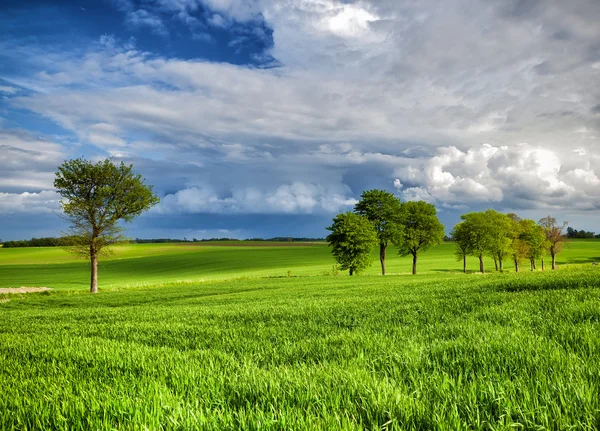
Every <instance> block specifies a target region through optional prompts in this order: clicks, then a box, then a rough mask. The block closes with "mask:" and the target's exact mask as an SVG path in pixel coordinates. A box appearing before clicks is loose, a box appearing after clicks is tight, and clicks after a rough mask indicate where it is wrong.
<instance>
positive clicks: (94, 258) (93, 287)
mask: <svg viewBox="0 0 600 431" xmlns="http://www.w3.org/2000/svg"><path fill="white" fill-rule="evenodd" d="M90 263H91V269H92V277H91V280H90V293H98V254H97V253H96V251H95V250H90Z"/></svg>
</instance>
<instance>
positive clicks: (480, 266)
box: [479, 254, 485, 274]
mask: <svg viewBox="0 0 600 431" xmlns="http://www.w3.org/2000/svg"><path fill="white" fill-rule="evenodd" d="M479 272H481V273H482V274H483V273H484V272H485V269H484V267H483V254H480V255H479Z"/></svg>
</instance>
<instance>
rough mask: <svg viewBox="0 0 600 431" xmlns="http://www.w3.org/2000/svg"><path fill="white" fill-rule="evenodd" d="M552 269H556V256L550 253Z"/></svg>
mask: <svg viewBox="0 0 600 431" xmlns="http://www.w3.org/2000/svg"><path fill="white" fill-rule="evenodd" d="M552 269H556V254H554V253H552Z"/></svg>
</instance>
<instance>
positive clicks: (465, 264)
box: [463, 254, 467, 274]
mask: <svg viewBox="0 0 600 431" xmlns="http://www.w3.org/2000/svg"><path fill="white" fill-rule="evenodd" d="M463 272H464V273H465V274H466V273H467V255H466V254H465V255H463Z"/></svg>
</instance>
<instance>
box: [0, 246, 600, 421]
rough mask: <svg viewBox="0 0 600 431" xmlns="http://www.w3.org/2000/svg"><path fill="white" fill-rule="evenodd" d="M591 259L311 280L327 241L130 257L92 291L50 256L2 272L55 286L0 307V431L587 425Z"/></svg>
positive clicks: (439, 264)
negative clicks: (529, 267) (497, 269)
mask: <svg viewBox="0 0 600 431" xmlns="http://www.w3.org/2000/svg"><path fill="white" fill-rule="evenodd" d="M590 244H591V245H592V246H589V245H590ZM598 246H600V243H598V242H594V241H592V242H581V243H580V242H574V243H573V244H572V246H571V248H570V249H568V250H566V251H565V252H564V254H563V255H561V259H560V260H559V262H561V267H560V269H559V270H558V271H554V272H551V271H545V272H541V271H538V272H529V271H525V272H522V273H519V274H515V273H512V272H506V273H504V274H495V273H491V274H486V275H484V276H481V275H478V274H461V273H458V270H459V269H460V264H459V263H456V262H454V259H453V257H452V249H451V248H449V247H448V246H447V245H445V246H441V247H439V248H437V249H435V250H432V251H431V252H429V254H426V255H425V254H424V255H423V259H422V262H421V263H422V274H419V275H417V276H409V275H406V276H404V275H401V276H389V277H381V276H376V275H374V274H375V273H376V272H377V267H376V265H374V268H373V269H372V270H371V275H366V276H360V277H347V276H339V277H332V276H322V275H319V274H320V273H321V272H322V271H324V270H330V269H331V262H330V261H329V260H328V259H329V256H328V250H327V247H324V246H322V245H314V246H308V247H296V248H289V249H288V248H276V247H272V248H268V247H265V248H264V249H263V248H244V249H243V250H240V249H238V248H237V247H205V248H203V247H197V248H193V249H192V248H189V249H188V248H186V249H185V250H184V251H183V252H180V251H179V250H180V249H178V248H175V247H174V246H162V247H166V248H165V249H162V250H159V247H158V246H157V247H154V246H142V247H138V246H128V247H129V248H124V249H122V250H119V251H118V252H117V255H116V256H114V258H113V259H112V260H107V261H106V262H105V263H104V265H105V267H104V268H103V269H104V271H103V273H104V274H105V275H104V281H105V282H108V281H109V280H114V282H112V283H113V284H110V285H109V286H108V287H107V288H106V289H105V291H104V293H100V294H99V295H89V294H87V293H85V292H86V286H85V280H84V281H79V277H80V276H83V275H87V274H86V272H85V270H86V269H87V268H86V267H85V266H84V264H83V263H78V262H72V261H68V260H65V261H63V262H64V263H58V262H57V261H53V262H52V260H53V259H59V254H58V253H59V251H57V250H48V251H44V252H40V253H42V254H43V255H44V256H45V257H44V259H47V260H48V262H47V263H39V264H35V261H36V259H38V257H39V256H38V257H36V258H32V257H31V256H30V260H28V258H27V257H26V255H27V253H25V254H23V255H21V256H20V257H18V256H16V255H14V256H13V261H12V262H10V263H8V264H7V263H6V261H2V260H1V259H2V257H0V262H2V264H0V269H2V271H3V272H2V271H0V280H3V281H2V284H4V279H3V278H1V277H3V276H6V275H9V276H12V277H14V278H13V279H15V280H16V279H19V277H21V278H20V279H19V280H25V278H26V277H27V274H29V276H30V277H31V279H34V278H35V277H40V279H42V275H40V274H43V276H45V277H47V280H50V281H55V282H56V285H58V286H59V288H58V289H56V290H53V291H50V292H45V293H40V294H27V295H11V296H9V295H4V296H2V295H0V364H2V366H1V367H0V395H1V396H0V429H65V430H76V429H81V430H87V429H102V430H110V429H135V430H142V429H152V430H154V429H202V430H211V429H214V430H259V429H260V430H288V429H297V430H302V429H336V430H337V429H347V430H350V429H352V430H361V429H362V430H367V429H368V430H375V429H398V430H404V429H411V430H473V429H477V430H514V429H527V430H564V429H577V430H595V429H599V428H600V396H599V395H598V394H600V336H599V335H598V334H600V268H598V267H596V266H592V265H590V264H589V262H590V261H592V259H595V256H597V254H598ZM319 247H320V248H319ZM272 250H273V251H272ZM0 251H2V250H0ZM4 251H8V250H4ZM271 252H272V253H274V254H269V253H271ZM119 253H121V255H119ZM0 256H6V255H1V254H0ZM390 257H391V258H390V267H391V268H392V271H394V272H396V271H397V272H407V271H408V270H409V269H410V263H409V262H408V261H407V263H406V269H404V265H405V261H404V260H402V259H401V258H399V257H396V256H393V255H392V254H391V253H390ZM428 258H429V259H428ZM19 259H20V260H19ZM60 259H62V258H60ZM229 259H233V260H229ZM426 259H427V260H426ZM599 260H600V259H599ZM17 261H18V262H19V263H16V262H17ZM199 262H200V263H199ZM293 262H297V266H293ZM584 263H585V265H583V264H584ZM261 265H262V266H261ZM472 265H473V266H475V265H476V262H475V261H474V260H473V262H472ZM7 269H8V270H7ZM287 269H291V270H292V272H293V273H297V275H314V276H310V277H308V276H307V277H290V278H288V277H285V276H284V275H285V271H287ZM10 271H14V274H13V275H11V272H10ZM57 271H58V272H59V273H58V274H57V273H56V272H57ZM78 271H80V272H78ZM128 271H130V272H128ZM161 271H162V272H161ZM202 271H204V272H202ZM103 273H101V275H102V274H103ZM178 274H180V278H181V279H182V280H184V281H185V282H184V283H181V282H178V281H177V277H178ZM244 274H251V275H253V276H252V277H248V278H240V276H241V275H244ZM259 275H263V276H279V275H282V276H284V277H281V278H258V276H259ZM199 276H205V277H207V278H209V277H215V278H216V279H213V280H211V281H205V282H203V283H194V282H192V280H193V279H194V278H195V277H199ZM111 277H113V278H112V279H111ZM119 277H122V278H123V279H124V280H125V281H126V282H127V283H130V285H131V287H129V288H127V289H125V288H123V287H122V286H121V287H119V283H118V278H119ZM60 280H62V281H61V282H62V283H63V284H60V283H59V281H60ZM136 280H138V282H137V283H136ZM169 280H171V281H169ZM125 281H124V282H125ZM69 282H71V283H72V284H69ZM153 282H159V283H158V284H156V285H150V284H151V283H153ZM27 285H32V283H28V284H27ZM45 285H48V283H47V284H45ZM103 287H104V285H102V284H101V289H102V288H103Z"/></svg>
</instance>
